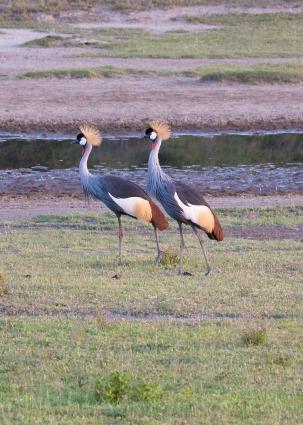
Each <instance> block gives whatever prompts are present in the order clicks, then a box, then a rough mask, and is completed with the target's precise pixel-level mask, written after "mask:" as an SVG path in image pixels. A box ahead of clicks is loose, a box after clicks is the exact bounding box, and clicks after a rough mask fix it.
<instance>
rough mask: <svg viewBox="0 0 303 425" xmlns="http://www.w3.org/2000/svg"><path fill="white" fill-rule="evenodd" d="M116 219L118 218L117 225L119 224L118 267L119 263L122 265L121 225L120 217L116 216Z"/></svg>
mask: <svg viewBox="0 0 303 425" xmlns="http://www.w3.org/2000/svg"><path fill="white" fill-rule="evenodd" d="M117 218H118V223H119V232H118V237H119V251H118V265H119V266H120V265H121V263H122V260H121V251H122V238H123V229H122V223H121V215H120V214H117Z"/></svg>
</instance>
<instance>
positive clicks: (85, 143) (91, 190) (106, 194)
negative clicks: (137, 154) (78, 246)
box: [74, 124, 168, 264]
mask: <svg viewBox="0 0 303 425" xmlns="http://www.w3.org/2000/svg"><path fill="white" fill-rule="evenodd" d="M79 130H80V133H79V134H78V136H77V140H76V141H75V142H74V143H78V144H80V145H81V146H82V159H81V161H80V167H79V170H80V179H81V184H82V187H83V190H84V193H85V195H86V197H87V198H95V199H99V200H100V201H102V202H103V203H104V204H105V205H106V206H107V208H109V209H110V210H111V211H113V212H114V213H115V214H116V216H117V219H118V224H119V233H118V237H119V252H118V263H119V264H121V246H122V238H123V229H122V223H121V216H122V215H127V216H129V217H132V218H135V219H139V220H142V221H145V222H148V223H151V224H152V225H153V227H154V231H155V236H156V244H157V257H156V263H159V262H160V259H161V251H160V248H159V242H158V229H159V230H164V229H166V228H167V227H168V221H167V219H166V217H165V216H164V214H163V212H162V211H161V210H160V208H159V207H158V206H157V205H156V204H155V203H154V202H153V201H152V199H151V198H150V197H149V196H148V195H147V193H146V192H145V191H144V190H143V189H142V188H141V187H140V186H138V185H137V184H135V183H132V182H130V181H128V180H125V179H123V178H121V177H116V176H111V175H104V176H96V175H93V174H91V173H90V172H89V170H88V168H87V160H88V157H89V155H90V153H91V151H92V148H93V146H99V145H100V144H101V142H102V137H101V134H100V131H99V130H98V128H97V127H95V126H94V125H90V124H83V125H81V126H80V127H79Z"/></svg>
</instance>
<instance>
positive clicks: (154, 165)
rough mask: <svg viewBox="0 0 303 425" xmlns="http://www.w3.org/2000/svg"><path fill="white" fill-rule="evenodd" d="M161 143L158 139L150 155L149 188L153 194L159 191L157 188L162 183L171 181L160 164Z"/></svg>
mask: <svg viewBox="0 0 303 425" xmlns="http://www.w3.org/2000/svg"><path fill="white" fill-rule="evenodd" d="M161 143H162V141H161V139H158V140H157V141H156V143H155V144H154V147H153V148H152V149H151V151H150V154H149V159H148V171H147V187H148V190H149V191H150V192H151V193H155V192H156V191H157V187H158V185H159V184H161V182H162V181H165V180H170V177H169V176H168V175H167V174H165V173H164V171H163V170H162V168H161V165H160V162H159V150H160V147H161Z"/></svg>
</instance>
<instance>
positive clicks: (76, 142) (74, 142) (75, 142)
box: [71, 140, 79, 145]
mask: <svg viewBox="0 0 303 425" xmlns="http://www.w3.org/2000/svg"><path fill="white" fill-rule="evenodd" d="M71 145H79V142H78V140H73V141H72V142H71Z"/></svg>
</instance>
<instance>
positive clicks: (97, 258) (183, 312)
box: [0, 208, 303, 425]
mask: <svg viewBox="0 0 303 425" xmlns="http://www.w3.org/2000/svg"><path fill="white" fill-rule="evenodd" d="M218 213H219V216H220V217H221V220H222V222H223V224H224V226H225V228H230V227H241V226H242V227H251V226H255V225H259V226H266V225H269V224H279V225H280V226H283V228H285V229H287V228H288V227H293V226H301V228H302V224H303V223H302V210H301V209H300V208H292V209H289V208H275V209H265V210H258V209H244V210H238V209H228V210H219V211H218ZM124 222H125V241H124V265H123V266H122V267H121V268H120V269H119V270H118V273H119V274H120V279H113V278H112V277H113V275H115V274H116V272H117V268H116V266H115V259H116V248H117V237H116V222H115V219H114V218H113V216H112V215H110V214H108V213H101V214H98V215H97V214H90V215H73V216H53V217H48V216H41V217H37V218H35V219H33V220H31V221H28V222H26V223H23V224H22V225H20V224H18V223H17V224H15V225H9V226H8V225H2V233H1V238H0V252H1V268H2V270H3V271H2V272H1V275H2V276H4V278H3V280H2V281H1V282H0V284H1V295H0V309H1V311H2V317H1V321H0V334H1V339H2V341H3V342H2V346H1V350H0V365H1V366H0V371H1V373H0V388H1V392H0V394H1V395H0V422H1V423H3V424H12V423H13V424H22V425H23V424H32V423H43V424H83V423H85V424H100V423H102V424H103V423H104V424H110V425H112V424H116V423H119V424H130V425H131V424H149V425H150V424H159V425H160V424H161V425H162V424H171V425H177V424H179V425H181V424H187V425H189V424H190V425H194V424H201V423H202V422H203V424H218V423H220V424H231V423H232V424H243V423H245V424H256V423H258V424H273V423H283V424H294V423H300V420H301V417H302V414H303V403H302V397H303V395H302V381H301V378H300V371H301V370H302V365H303V352H302V348H303V347H302V338H303V331H302V329H303V328H302V296H301V286H302V278H301V277H302V271H303V270H302V261H301V259H302V241H299V240H298V241H294V240H287V239H286V240H276V241H274V240H270V235H269V237H268V240H265V241H264V240H262V241H258V240H248V239H231V238H227V239H226V241H225V242H223V243H221V244H216V243H208V247H209V252H210V260H211V263H212V265H213V268H214V270H215V273H214V275H213V276H211V277H208V278H207V277H205V276H204V275H203V270H204V264H203V261H202V256H201V253H200V252H199V249H198V244H197V241H196V240H195V239H194V237H193V236H192V235H191V234H190V233H187V234H186V245H187V250H186V262H185V269H186V270H187V271H190V272H192V273H193V274H194V276H192V277H189V276H182V277H178V276H176V255H175V254H176V247H177V246H178V239H177V234H176V228H175V227H176V226H175V225H174V224H173V223H172V224H171V229H170V231H169V232H166V233H165V235H164V234H162V237H161V242H162V243H161V245H162V248H163V249H164V250H165V251H166V253H167V255H166V257H165V260H164V261H163V263H162V264H161V265H160V266H159V267H156V266H155V265H154V264H153V259H154V256H155V246H154V242H153V237H152V236H153V234H152V231H151V229H150V228H149V227H148V226H145V225H143V224H140V223H138V222H134V221H131V220H129V219H125V220H124ZM0 280H1V279H0Z"/></svg>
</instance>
